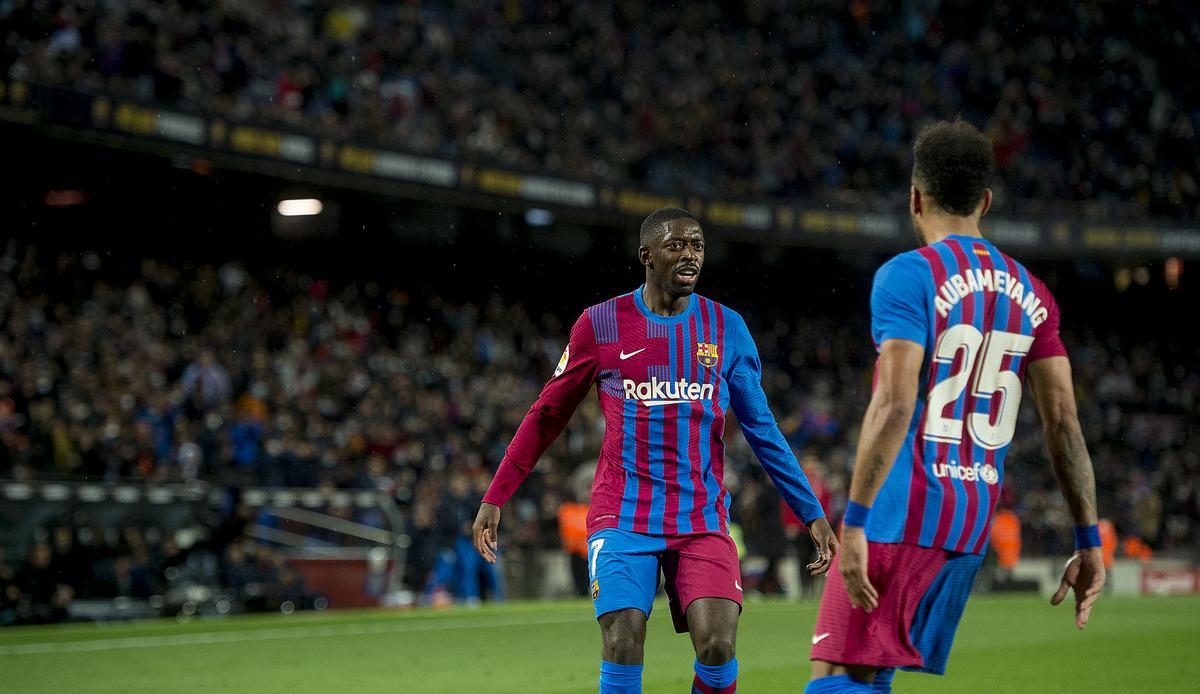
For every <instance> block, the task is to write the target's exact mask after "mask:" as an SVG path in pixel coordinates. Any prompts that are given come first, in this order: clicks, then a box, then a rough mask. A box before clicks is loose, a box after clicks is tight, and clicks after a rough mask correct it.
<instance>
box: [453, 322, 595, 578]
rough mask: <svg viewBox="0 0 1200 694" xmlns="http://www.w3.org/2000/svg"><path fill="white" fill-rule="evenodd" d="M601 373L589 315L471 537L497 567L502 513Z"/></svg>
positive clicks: (574, 331)
mask: <svg viewBox="0 0 1200 694" xmlns="http://www.w3.org/2000/svg"><path fill="white" fill-rule="evenodd" d="M598 372H599V367H598V350H597V347H596V337H595V333H594V332H593V330H592V321H591V317H590V316H589V315H588V313H587V312H586V311H585V312H584V313H583V315H582V316H580V317H579V320H577V321H575V326H574V327H572V328H571V337H570V340H569V342H568V343H567V348H566V350H565V351H564V352H563V356H562V358H561V359H560V360H559V362H558V368H556V369H555V370H554V375H553V376H551V377H550V380H549V381H547V382H546V385H545V386H544V387H543V388H542V393H541V395H539V396H538V399H537V400H536V401H535V402H534V403H533V406H532V407H530V408H529V411H528V412H526V413H525V419H524V420H522V421H521V426H520V427H518V428H517V433H516V434H514V435H513V439H512V442H511V443H509V444H508V449H507V450H505V452H504V459H503V460H501V461H500V467H499V468H497V470H496V475H495V476H494V477H493V478H492V483H491V485H489V486H488V490H487V493H485V494H484V495H483V503H481V504H480V505H479V513H478V514H477V515H476V516H475V524H474V526H473V528H472V533H471V534H472V537H473V538H474V541H475V549H476V550H478V551H479V553H480V554H481V555H483V558H484V559H486V560H488V561H489V562H495V561H496V547H497V534H496V533H497V528H498V527H499V525H500V507H502V506H504V504H505V503H507V502H508V500H509V498H511V497H512V495H513V493H514V492H516V490H517V487H519V486H520V485H521V482H524V481H525V478H526V477H528V476H529V473H530V472H531V471H532V470H533V466H534V465H536V464H537V461H538V459H539V458H541V457H542V454H543V453H545V452H546V449H547V448H549V447H550V444H551V443H554V440H555V439H556V438H558V435H559V434H561V433H562V430H563V428H564V427H566V425H567V422H568V421H570V419H571V415H573V414H574V413H575V408H577V407H579V403H580V401H582V400H583V398H584V396H585V395H587V393H588V391H589V390H591V387H592V384H593V383H595V382H596V374H597V373H598Z"/></svg>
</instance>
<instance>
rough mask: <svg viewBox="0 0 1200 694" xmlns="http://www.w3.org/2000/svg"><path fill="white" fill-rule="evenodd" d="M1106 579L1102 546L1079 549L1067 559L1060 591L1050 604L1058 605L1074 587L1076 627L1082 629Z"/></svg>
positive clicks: (1059, 586) (1051, 599)
mask: <svg viewBox="0 0 1200 694" xmlns="http://www.w3.org/2000/svg"><path fill="white" fill-rule="evenodd" d="M1104 580H1105V572H1104V557H1103V555H1102V554H1101V551H1100V548H1099V547H1092V548H1091V549H1082V550H1079V551H1078V552H1076V553H1075V554H1074V555H1073V556H1072V557H1071V558H1070V559H1068V560H1067V565H1066V567H1065V568H1064V569H1063V577H1062V583H1060V584H1059V585H1058V592H1056V593H1055V594H1054V597H1052V598H1050V604H1051V605H1058V604H1059V603H1061V602H1062V601H1063V599H1064V598H1066V597H1067V591H1069V590H1072V589H1074V591H1075V627H1076V628H1078V629H1082V628H1084V627H1086V626H1087V623H1088V618H1089V617H1091V615H1092V605H1095V604H1096V601H1097V600H1099V599H1100V591H1101V590H1103V589H1104Z"/></svg>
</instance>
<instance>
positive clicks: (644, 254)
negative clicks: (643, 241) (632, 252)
mask: <svg viewBox="0 0 1200 694" xmlns="http://www.w3.org/2000/svg"><path fill="white" fill-rule="evenodd" d="M638 261H640V262H641V264H642V265H645V266H646V267H650V266H651V264H652V263H653V262H654V260H653V257H652V256H651V254H650V249H649V248H646V247H645V246H640V247H639V248H638Z"/></svg>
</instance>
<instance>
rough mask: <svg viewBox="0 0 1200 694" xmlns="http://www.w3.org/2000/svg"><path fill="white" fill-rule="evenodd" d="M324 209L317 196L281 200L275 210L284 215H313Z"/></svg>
mask: <svg viewBox="0 0 1200 694" xmlns="http://www.w3.org/2000/svg"><path fill="white" fill-rule="evenodd" d="M322 209H324V205H322V204H321V201H320V200H317V199H316V198H298V199H294V200H280V201H279V205H278V206H276V207H275V211H277V212H278V213H279V214H281V215H283V216H284V217H311V216H313V215H317V214H321V210H322Z"/></svg>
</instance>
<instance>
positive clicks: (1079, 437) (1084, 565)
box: [1028, 288, 1105, 629]
mask: <svg viewBox="0 0 1200 694" xmlns="http://www.w3.org/2000/svg"><path fill="white" fill-rule="evenodd" d="M1039 289H1040V288H1039ZM1039 293H1040V294H1041V295H1042V296H1046V297H1049V296H1050V294H1049V292H1048V291H1045V290H1044V289H1042V290H1041V291H1040V292H1039ZM1047 307H1048V308H1049V315H1048V317H1047V319H1046V321H1045V322H1043V323H1042V325H1041V326H1039V328H1038V332H1037V333H1036V334H1035V336H1034V344H1033V347H1032V348H1031V349H1030V352H1029V359H1030V362H1029V367H1028V373H1029V385H1030V386H1031V388H1032V390H1033V399H1034V402H1035V403H1037V408H1038V413H1039V414H1040V415H1041V417H1042V428H1043V429H1044V431H1045V434H1046V447H1047V448H1049V449H1050V460H1051V464H1052V465H1053V467H1054V474H1055V476H1056V477H1057V478H1058V485H1059V487H1060V488H1061V489H1062V493H1063V496H1064V497H1065V498H1066V500H1067V506H1068V507H1070V509H1071V518H1072V519H1073V520H1074V523H1075V527H1076V546H1077V551H1076V552H1075V554H1074V556H1072V557H1071V560H1070V561H1069V562H1067V566H1066V569H1065V570H1064V572H1063V578H1062V583H1061V584H1060V585H1059V587H1058V591H1057V592H1056V593H1055V594H1054V597H1052V598H1051V599H1050V604H1052V605H1058V604H1059V603H1061V602H1062V601H1063V599H1064V598H1065V597H1066V596H1067V592H1068V591H1070V590H1072V589H1074V592H1075V626H1076V627H1078V628H1080V629H1082V628H1084V627H1085V626H1087V623H1088V617H1089V616H1090V615H1091V611H1092V606H1093V605H1094V604H1095V603H1096V600H1097V599H1098V598H1099V597H1100V591H1101V590H1102V589H1103V588H1104V581H1105V571H1104V558H1103V555H1102V551H1101V549H1100V547H1099V539H1098V536H1096V538H1095V542H1094V546H1088V545H1093V542H1092V541H1090V540H1089V539H1088V535H1089V533H1090V529H1091V528H1095V527H1096V524H1097V523H1098V522H1099V517H1098V514H1097V511H1096V477H1095V472H1094V471H1093V470H1092V458H1091V456H1090V455H1088V450H1087V442H1086V441H1085V440H1084V438H1083V428H1082V427H1081V426H1079V412H1078V407H1077V403H1076V402H1075V384H1074V382H1073V380H1072V379H1071V362H1070V360H1069V359H1068V358H1067V351H1066V349H1065V348H1064V347H1063V345H1062V340H1061V339H1060V338H1059V336H1058V323H1059V316H1058V306H1057V305H1055V304H1054V303H1053V300H1050V301H1047Z"/></svg>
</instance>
